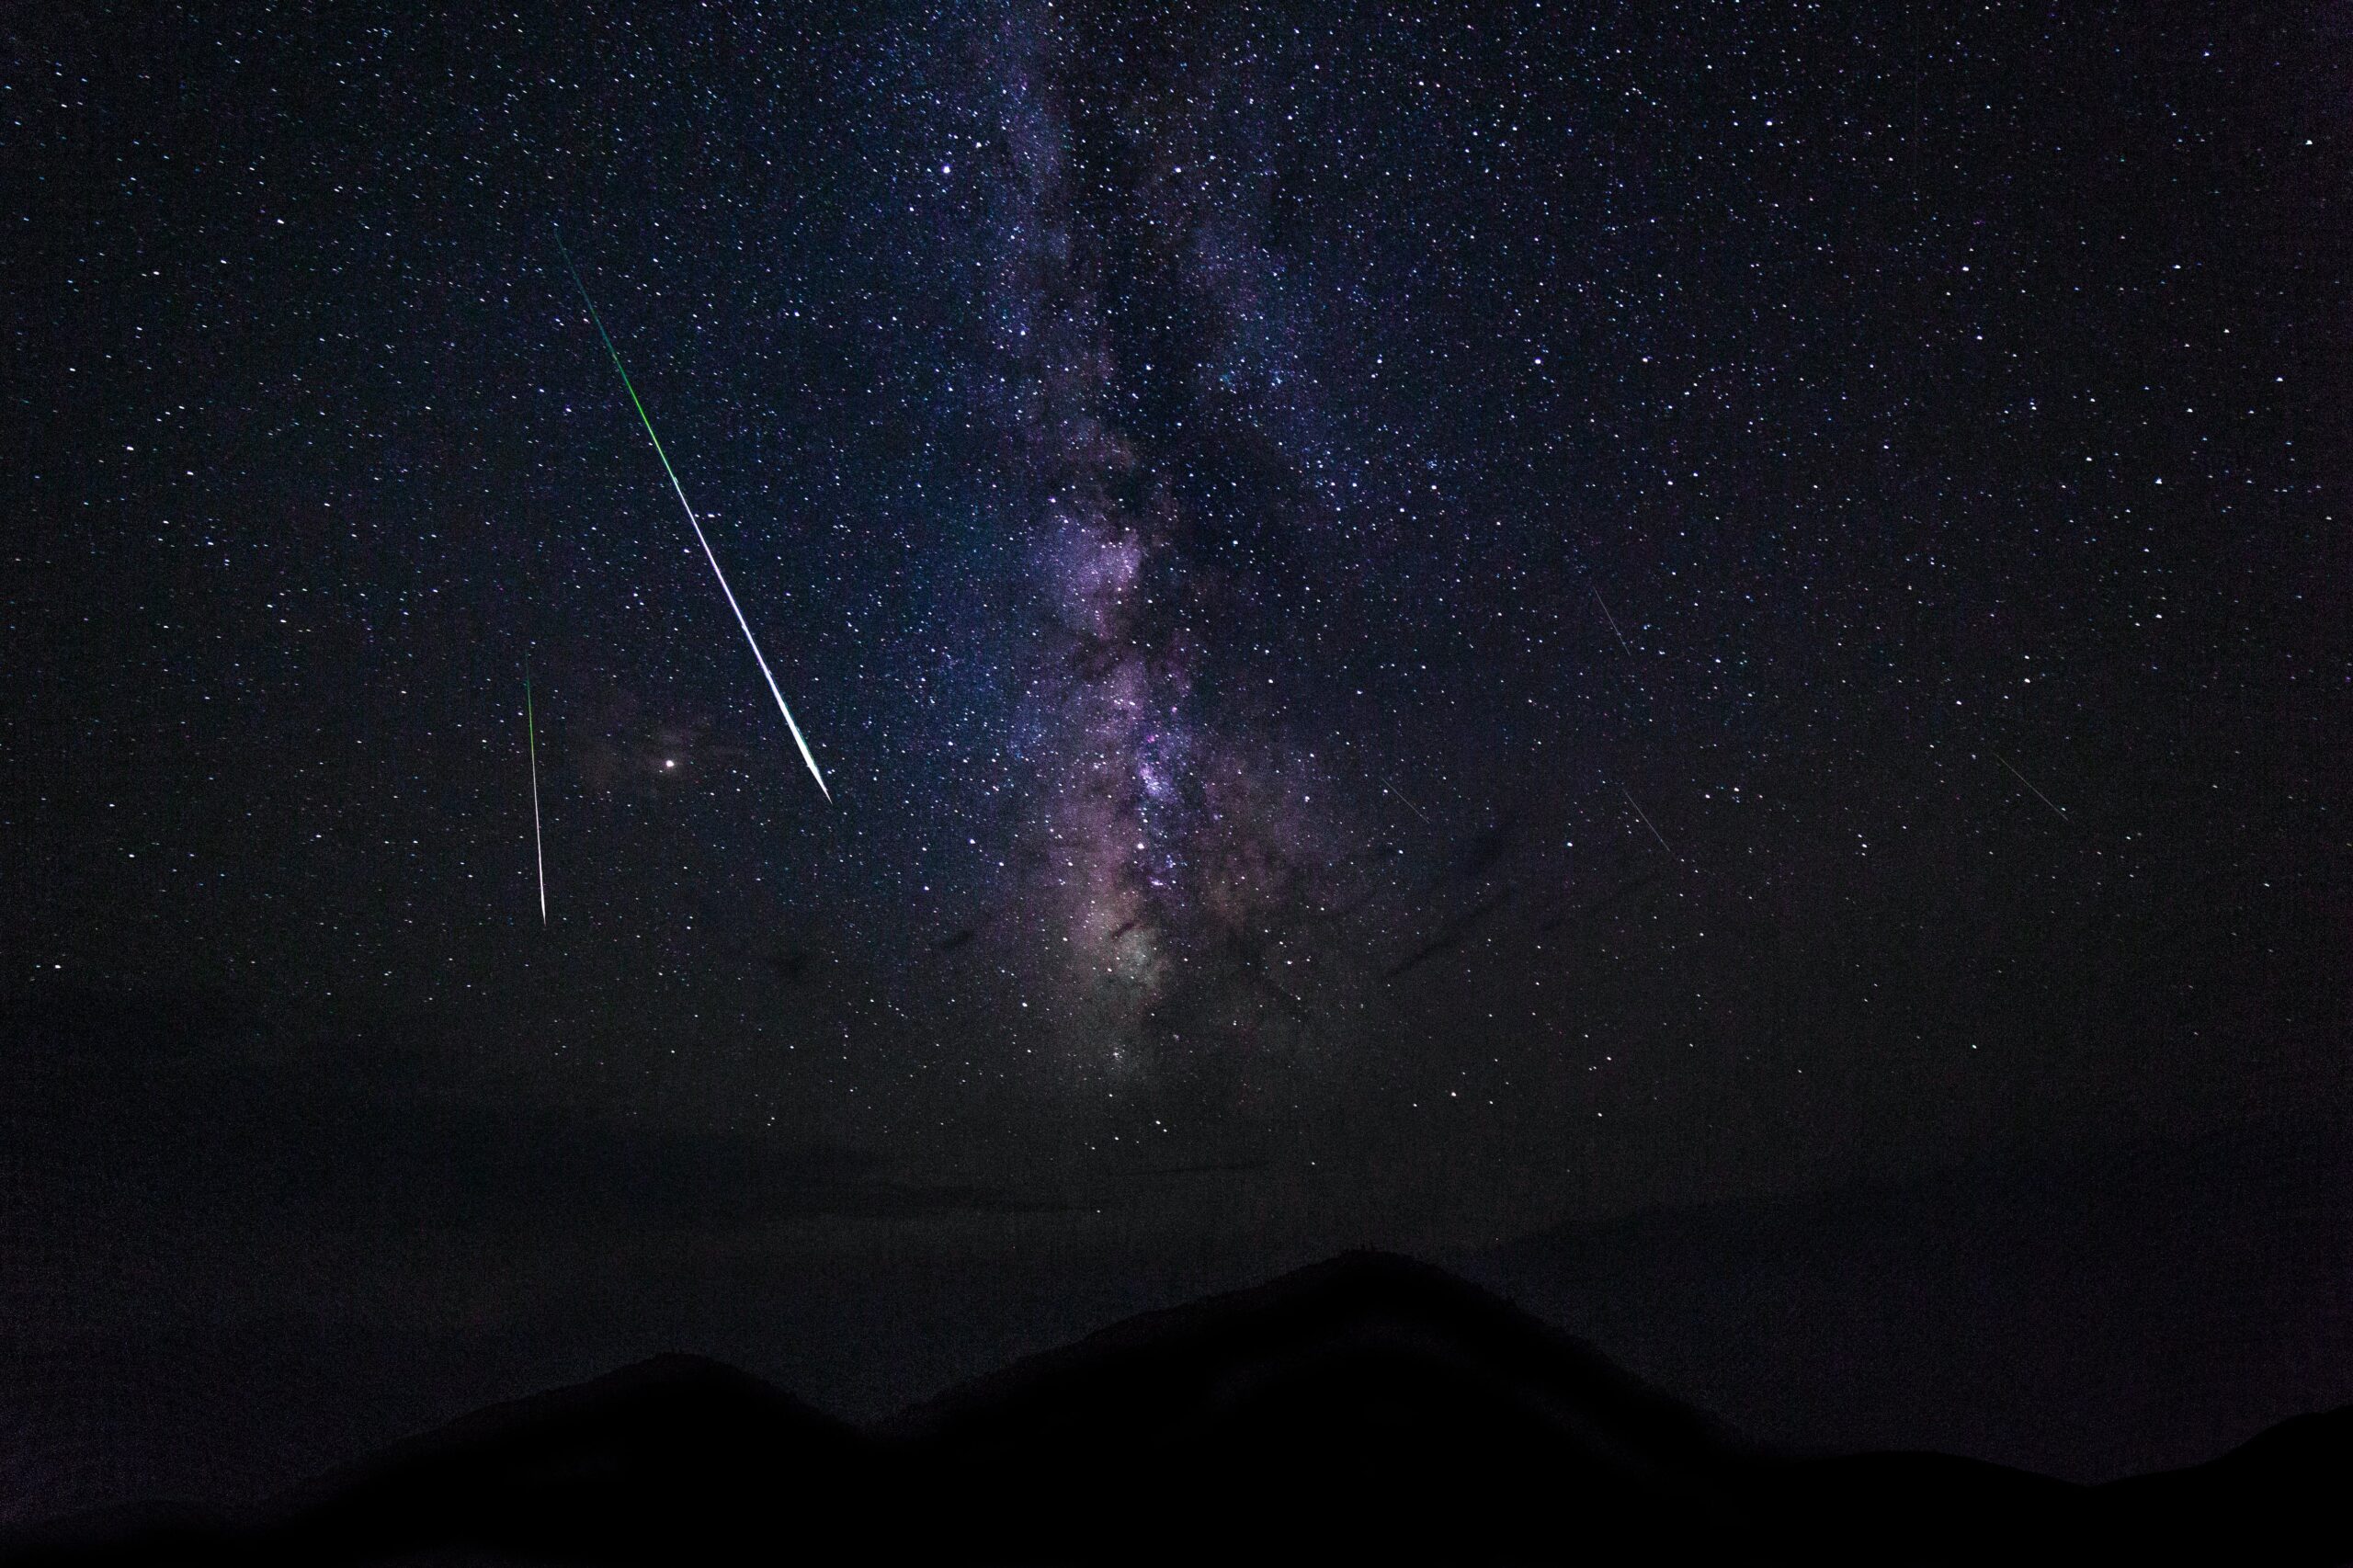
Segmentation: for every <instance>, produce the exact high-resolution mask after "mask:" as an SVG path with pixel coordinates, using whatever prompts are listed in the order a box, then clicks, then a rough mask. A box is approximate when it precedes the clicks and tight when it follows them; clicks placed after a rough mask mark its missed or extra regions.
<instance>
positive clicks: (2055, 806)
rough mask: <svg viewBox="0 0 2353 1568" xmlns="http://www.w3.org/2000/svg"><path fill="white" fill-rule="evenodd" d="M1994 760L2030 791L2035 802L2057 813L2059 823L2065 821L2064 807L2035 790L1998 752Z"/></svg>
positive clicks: (2029, 780)
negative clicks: (2039, 802)
mask: <svg viewBox="0 0 2353 1568" xmlns="http://www.w3.org/2000/svg"><path fill="white" fill-rule="evenodd" d="M1994 760H1995V762H1998V763H2000V764H2001V765H2002V766H2003V767H2009V768H2010V777H2011V778H2015V779H2017V780H2018V782H2019V783H2021V784H2024V785H2025V786H2026V787H2027V788H2028V789H2029V790H2032V791H2033V793H2034V798H2035V799H2036V800H2038V801H2041V802H2042V803H2043V804H2044V805H2046V806H2049V807H2050V808H2051V809H2052V811H2054V812H2058V813H2059V820H2060V821H2062V822H2064V821H2066V820H2067V809H2066V808H2065V807H2064V806H2062V805H2060V804H2059V803H2058V802H2057V801H2053V800H2052V798H2051V797H2050V796H2048V795H2046V794H2044V793H2043V792H2042V791H2041V790H2036V789H2035V788H2034V783H2033V781H2032V780H2031V779H2029V778H2027V776H2026V775H2025V774H2023V773H2020V772H2019V771H2018V769H2017V768H2015V767H2010V759H2009V758H2008V757H2006V756H2003V755H2002V754H2001V753H2000V752H1995V753H1994Z"/></svg>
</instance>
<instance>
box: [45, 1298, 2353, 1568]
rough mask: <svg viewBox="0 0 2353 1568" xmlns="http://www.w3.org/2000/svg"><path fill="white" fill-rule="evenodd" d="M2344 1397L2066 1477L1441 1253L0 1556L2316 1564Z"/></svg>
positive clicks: (2352, 1510) (541, 1433)
mask: <svg viewBox="0 0 2353 1568" xmlns="http://www.w3.org/2000/svg"><path fill="white" fill-rule="evenodd" d="M2349 1482H2353V1410H2347V1411H2339V1412H2336V1413H2333V1414H2328V1415H2311V1416H2304V1417H2300V1418H2298V1419H2296V1420H2293V1421H2290V1422H2287V1423H2284V1424H2283V1425H2281V1426H2279V1427H2276V1428H2274V1429H2273V1430H2272V1431H2270V1432H2268V1433H2266V1434H2265V1435H2263V1436H2262V1437H2257V1438H2256V1440H2255V1441H2253V1442H2251V1443H2249V1444H2247V1445H2245V1447H2243V1448H2241V1449H2237V1450H2234V1452H2232V1453H2230V1454H2228V1455H2225V1456H2223V1457H2222V1458H2221V1459H2218V1460H2213V1461H2211V1462H2210V1463H2208V1464H2205V1465H2200V1466H2197V1467H2194V1468H2192V1469H2189V1470H2185V1471H2171V1472H2165V1473H2162V1474H2154V1475H2145V1476H2139V1477H2134V1478H2132V1479H2131V1480H2127V1481H2120V1482H2115V1483H2109V1484H2105V1485H2100V1486H2079V1485H2075V1484H2074V1483H2066V1482H2061V1481H2054V1480H2051V1479H2048V1478H2045V1477H2040V1476H2036V1475H2030V1474H2028V1473H2026V1472H2023V1471H2015V1470H2008V1469H2006V1468H2004V1467H2001V1466H1998V1465H1992V1464H1986V1463H1983V1462H1980V1461H1976V1460H1963V1459H1956V1458H1950V1457H1948V1456H1942V1455H1935V1454H1894V1453H1891V1454H1864V1455H1854V1456H1844V1457H1836V1458H1809V1457H1801V1456H1790V1455H1785V1454H1780V1453H1777V1452H1774V1451H1770V1450H1768V1449H1763V1448H1760V1447H1757V1446H1756V1445H1753V1444H1749V1443H1746V1442H1744V1441H1743V1440H1741V1439H1740V1438H1739V1437H1735V1436H1734V1435H1733V1434H1732V1433H1730V1432H1728V1431H1726V1430H1724V1429H1723V1428H1722V1427H1721V1426H1718V1425H1717V1424H1716V1423H1715V1422H1713V1421H1712V1420H1711V1419H1710V1418H1709V1417H1707V1416H1706V1415H1702V1414H1701V1413H1699V1412H1698V1411H1695V1410H1693V1409H1691V1408H1689V1407H1688V1406H1686V1405H1684V1404H1681V1403H1678V1402H1677V1401H1675V1400H1673V1399H1670V1398H1668V1397H1667V1396H1665V1395H1664V1394H1662V1393H1660V1392H1656V1391H1654V1390H1653V1389H1651V1388H1649V1387H1647V1386H1645V1385H1644V1384H1643V1383H1641V1382H1640V1381H1637V1380H1635V1379H1633V1378H1632V1377H1631V1376H1629V1375H1628V1374H1626V1373H1625V1372H1623V1371H1622V1370H1620V1369H1618V1368H1617V1367H1616V1366H1614V1365H1612V1364H1611V1363H1610V1362H1609V1361H1608V1360H1607V1359H1605V1358H1603V1357H1601V1356H1600V1355H1599V1354H1597V1352H1595V1351H1594V1350H1592V1349H1591V1348H1590V1347H1588V1346H1586V1345H1584V1344H1582V1343H1581V1342H1579V1341H1577V1340H1575V1339H1573V1338H1571V1337H1570V1336H1568V1335H1565V1334H1563V1333H1561V1332H1560V1331H1558V1330H1556V1329H1554V1328H1552V1327H1551V1326H1549V1325H1547V1324H1544V1323H1542V1322H1541V1321H1540V1320H1539V1319H1536V1318H1534V1317H1532V1316H1529V1315H1528V1314H1527V1313H1524V1312H1520V1311H1518V1309H1517V1308H1514V1307H1512V1306H1510V1305H1509V1304H1507V1303H1506V1302H1504V1301H1501V1300H1499V1299H1498V1298H1496V1297H1494V1296H1491V1295H1489V1294H1487V1293H1486V1292H1484V1291H1483V1290H1479V1289H1477V1288H1475V1287H1473V1286H1471V1285H1469V1284H1466V1283H1464V1282H1463V1281H1461V1280H1460V1279H1457V1278H1454V1277H1453V1276H1451V1275H1449V1274H1447V1273H1445V1272H1443V1271H1441V1270H1439V1269H1437V1268H1434V1267H1428V1266H1427V1265H1423V1264H1419V1263H1415V1262H1411V1261H1409V1260H1406V1259H1404V1258H1398V1257H1392V1256H1385V1255H1381V1254H1370V1253H1360V1254H1351V1255H1348V1256H1344V1257H1340V1258H1337V1259H1335V1260H1333V1261H1331V1262H1329V1263H1325V1264H1322V1265H1318V1266H1316V1267H1312V1268H1308V1269H1303V1270H1302V1271H1300V1272H1298V1273H1295V1274H1291V1275H1289V1276H1286V1277H1284V1278H1280V1279H1278V1280H1275V1281H1273V1282H1272V1283H1270V1284H1267V1285H1264V1286H1261V1287H1258V1288H1257V1289H1255V1290H1246V1291H1242V1292H1239V1293H1236V1294H1233V1295H1228V1296H1221V1297H1215V1298H1211V1299H1210V1300H1207V1301H1199V1302H1196V1303H1194V1304H1192V1305H1189V1306H1185V1307H1180V1308H1176V1309H1173V1310H1170V1311H1167V1312H1155V1313H1151V1314H1148V1315H1145V1316H1142V1317H1138V1318H1133V1319H1131V1320H1129V1321H1127V1322H1124V1323H1121V1324H1116V1325H1114V1326H1112V1327H1110V1328H1108V1329H1106V1330H1104V1331H1102V1332H1101V1333H1099V1334H1097V1335H1092V1336H1090V1337H1089V1338H1086V1339H1085V1340H1082V1341H1080V1342H1078V1343H1076V1344H1074V1345H1072V1346H1066V1347H1064V1348H1063V1349H1060V1350H1055V1351H1051V1352H1048V1353H1046V1354H1044V1355H1041V1356H1038V1357H1035V1358H1030V1359H1029V1360H1026V1361H1023V1362H1020V1363H1017V1364H1016V1365H1015V1366H1013V1367H1011V1368H1008V1369H1006V1370H1004V1371H1001V1372H998V1373H995V1374H993V1375H991V1376H988V1377H985V1378H983V1379H980V1380H978V1381H974V1382H972V1383H968V1384H965V1385H963V1386H962V1387H960V1388H958V1389H955V1390H952V1391H950V1392H948V1393H947V1394H945V1395H943V1396H941V1397H940V1398H938V1399H937V1400H934V1401H932V1402H930V1403H926V1404H924V1405H920V1406H918V1407H916V1408H915V1409H913V1410H910V1411H908V1412H906V1413H904V1415H900V1416H898V1417H896V1418H895V1419H893V1420H892V1421H889V1422H887V1423H883V1424H881V1425H880V1426H875V1427H871V1428H865V1429H861V1428H858V1427H854V1426H848V1425H847V1424H845V1423H842V1422H838V1421H835V1420H834V1419H832V1418H830V1417H828V1416H826V1415H823V1414H822V1413H820V1412H818V1411H815V1410H813V1409H811V1408H810V1407H809V1406H807V1405H805V1404H803V1403H801V1402H799V1401H797V1400H795V1399H793V1398H792V1397H790V1395H788V1394H786V1393H784V1392H780V1391H779V1390H776V1389H774V1388H771V1387H769V1386H768V1385H767V1384H766V1383H763V1382H761V1381H759V1380H757V1379H756V1378H753V1377H751V1376H749V1375H748V1374H745V1373H743V1372H740V1371H737V1370H735V1369H733V1368H729V1367H726V1366H724V1365H722V1364H721V1363H718V1362H713V1361H709V1360H704V1359H700V1358H693V1357H683V1356H672V1357H663V1358H656V1359H654V1360H652V1361H648V1362H644V1363H642V1364H640V1365H638V1366H635V1367H631V1368H629V1369H625V1370H622V1371H620V1372H616V1373H614V1374H611V1375H610V1376H608V1377H605V1378H602V1379H598V1380H597V1381H593V1382H589V1383H585V1384H582V1385H580V1386H578V1387H574V1388H570V1389H563V1390H559V1391H556V1392H551V1393H547V1394H542V1395H539V1396H536V1397H534V1398H531V1399H526V1400H522V1401H518V1402H516V1403H508V1404H501V1405H495V1406H493V1407H491V1408H489V1409H486V1410H483V1411H481V1412H478V1413H476V1414H475V1415H470V1416H467V1417H465V1418H463V1419H461V1420H460V1421H457V1422H455V1423H452V1424H451V1425H449V1426H445V1427H443V1428H440V1429H439V1430H437V1431H434V1432H431V1433H428V1434H426V1435H424V1436H421V1437H415V1438H412V1439H410V1440H408V1441H406V1442H404V1443H401V1444H397V1445H394V1446H393V1447H392V1448H391V1449H386V1450H384V1451H383V1452H381V1453H379V1454H377V1455H375V1456H373V1457H370V1458H369V1459H366V1460H361V1461H359V1462H358V1463H355V1464H353V1465H350V1466H347V1467H345V1468H344V1469H342V1470H339V1471H335V1472H333V1473H331V1474H329V1475H326V1476H324V1477H322V1478H320V1479H319V1480H317V1481H315V1482H313V1483H309V1484H308V1485H305V1486H302V1487H300V1488H297V1489H295V1490H294V1491H292V1492H290V1493H288V1494H283V1495H281V1496H278V1497H277V1498H275V1499H272V1500H271V1501H269V1502H268V1503H267V1504H265V1505H264V1506H260V1507H258V1508H256V1509H254V1510H252V1511H250V1512H248V1513H246V1514H244V1515H243V1516H241V1517H216V1516H210V1515H201V1514H197V1513H193V1512H188V1511H178V1512H175V1511H172V1510H168V1509H152V1508H151V1509H146V1510H138V1511H130V1512H121V1511H118V1512H114V1513H109V1514H106V1515H100V1516H90V1517H83V1518H78V1519H74V1520H67V1521H63V1522H60V1523H57V1524H53V1525H51V1526H48V1527H45V1528H41V1529H39V1530H36V1531H32V1532H27V1533H20V1534H19V1535H18V1536H17V1537H16V1538H15V1539H13V1540H7V1541H6V1542H0V1547H4V1548H5V1556H6V1561H9V1562H27V1563H34V1562H42V1563H47V1562H55V1563H66V1562H75V1563H96V1562H139V1563H157V1564H161V1563H166V1562H169V1563H186V1562H236V1563H302V1564H326V1563H358V1562H384V1563H392V1562H398V1563H404V1564H422V1563H461V1562H462V1563H484V1564H488V1563H522V1562H532V1563H552V1562H606V1563H653V1562H754V1561H758V1562H783V1561H802V1562H833V1561H847V1560H853V1559H854V1560H857V1561H860V1562H878V1561H879V1562H896V1561H909V1562H915V1561H920V1562H1001V1563H1016V1562H1037V1563H1048V1562H1060V1563H1081V1562H1089V1563H1092V1562H1104V1563H1110V1562H1121V1563H1125V1562H1203V1561H1214V1562H1278V1561H1279V1562H1302V1561H1306V1562H1342V1561H1366V1560H1371V1561H1380V1562H1531V1563H1537V1562H1542V1563H1637V1562H1641V1563H1660V1562H1693V1563H1699V1562H1705V1563H1711V1564H1721V1563H1854V1564H1865V1563H1869V1564H1874V1565H1877V1564H1902V1563H1919V1564H1929V1563H1974V1562H1997V1561H1998V1562H2054V1563H2055V1562H2069V1563H2083V1562H2134V1563H2150V1562H2176V1563H2193V1562H2194V1563H2218V1564H2219V1563H2247V1564H2256V1563H2279V1564H2290V1563H2293V1564H2313V1565H2320V1564H2326V1563H2333V1562H2344V1561H2347V1560H2348V1559H2353V1506H2348V1505H2347V1498H2353V1484H2348V1483H2349Z"/></svg>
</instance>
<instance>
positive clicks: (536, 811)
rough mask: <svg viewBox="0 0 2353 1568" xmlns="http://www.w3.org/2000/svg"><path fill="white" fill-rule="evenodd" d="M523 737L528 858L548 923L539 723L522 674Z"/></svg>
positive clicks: (542, 922) (543, 917)
mask: <svg viewBox="0 0 2353 1568" xmlns="http://www.w3.org/2000/svg"><path fill="white" fill-rule="evenodd" d="M523 740H524V744H525V745H526V746H528V747H529V751H530V755H531V858H532V859H533V860H535V861H537V862H538V864H539V868H540V925H542V926H544V925H546V924H547V923H548V849H547V840H546V839H545V838H543V837H541V836H540V726H539V721H538V720H536V719H535V718H533V717H532V715H531V677H530V676H524V677H523Z"/></svg>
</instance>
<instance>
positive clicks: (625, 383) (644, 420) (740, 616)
mask: <svg viewBox="0 0 2353 1568" xmlns="http://www.w3.org/2000/svg"><path fill="white" fill-rule="evenodd" d="M555 248H556V250H557V252H558V253H559V254H560V255H562V256H563V266H564V270H566V271H567V272H569V273H571V274H572V283H573V287H574V288H575V289H578V290H580V299H581V302H582V303H584V304H585V305H586V306H587V307H588V319H589V320H590V321H592V322H594V323H596V324H597V336H598V337H600V338H602V339H603V340H604V343H605V352H606V353H607V354H608V355H610V356H612V360H613V369H616V370H618V371H620V378H621V390H622V391H624V392H628V393H629V401H630V405H631V407H632V408H635V409H636V410H637V418H638V423H640V424H642V425H643V426H645V437H646V439H648V440H650V441H652V442H653V443H654V456H655V457H657V458H659V459H661V460H662V472H664V473H665V474H667V475H669V476H670V488H671V489H672V490H675V491H676V492H677V494H678V505H679V506H681V507H683V508H685V511H686V514H687V526H688V528H693V529H694V530H695V542H696V543H697V544H699V545H700V546H702V557H703V559H704V560H705V561H708V562H710V574H711V575H712V576H714V577H716V578H718V579H719V591H720V592H721V593H722V594H724V595H726V596H727V608H729V609H732V610H733V611H734V612H735V624H736V625H738V626H740V627H742V628H743V629H744V641H745V642H748V643H750V644H751V648H752V657H753V658H754V659H755V660H756V661H757V662H758V664H759V666H760V674H761V675H762V676H765V677H766V678H767V683H768V695H769V696H771V697H773V698H775V699H776V710H777V711H778V712H779V713H781V714H783V715H784V727H785V728H786V729H788V730H790V731H791V732H792V744H794V745H796V746H798V747H800V748H801V761H803V762H805V763H807V764H808V765H809V777H810V778H814V779H815V780H816V781H817V791H818V793H819V794H822V795H823V796H824V797H825V801H826V803H827V804H828V805H830V804H832V803H833V799H834V792H833V791H832V790H828V789H826V788H825V776H824V774H822V773H820V772H818V771H817V759H816V757H815V756H812V755H811V753H810V750H809V742H808V740H807V739H806V738H805V737H803V736H802V734H801V726H800V724H799V723H798V722H795V721H794V719H793V717H792V710H791V709H790V708H789V707H787V706H786V704H785V700H784V689H783V687H779V686H778V685H777V683H776V675H775V673H774V672H773V671H771V670H770V669H769V668H768V661H767V654H765V653H761V652H760V640H759V639H758V638H756V637H755V636H753V635H752V623H751V622H750V621H749V620H747V619H745V616H744V607H743V606H742V605H740V604H738V603H736V602H735V590H734V589H733V588H731V587H729V586H728V585H727V574H726V573H724V572H722V571H721V570H720V569H719V556H718V555H717V554H716V553H715V552H714V551H712V550H711V548H710V540H708V539H706V538H705V537H704V536H703V531H702V523H701V521H700V519H699V518H698V517H696V516H695V509H694V506H693V505H692V503H690V502H688V499H687V487H686V486H685V485H683V484H680V483H678V471H677V470H676V469H674V468H672V467H671V466H670V454H669V453H667V452H665V451H664V450H663V449H662V437H659V436H656V435H655V434H654V420H653V417H652V416H651V415H648V414H647V413H646V412H645V404H644V403H642V401H640V400H639V398H638V395H637V388H636V386H635V385H634V384H633V383H631V381H630V379H629V369H628V367H627V366H625V365H623V364H622V363H621V352H620V349H618V348H616V347H613V336H612V334H610V333H608V332H607V331H606V330H605V318H604V317H602V316H600V315H598V314H597V301H594V300H592V299H590V298H589V297H588V285H587V284H585V283H583V282H582V281H581V280H580V268H579V267H574V265H573V262H572V253H571V252H570V251H568V250H565V249H564V247H563V238H562V237H561V236H559V237H558V238H557V240H556V243H555Z"/></svg>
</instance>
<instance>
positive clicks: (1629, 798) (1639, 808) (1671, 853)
mask: <svg viewBox="0 0 2353 1568" xmlns="http://www.w3.org/2000/svg"><path fill="white" fill-rule="evenodd" d="M2028 787H2029V789H2031V788H2032V786H2031V785H2029V786H2028ZM1618 788H1619V790H1620V791H1622V792H1623V793H1624V795H1625V797H1626V803H1627V804H1628V805H1630V806H1631V807H1633V808H1634V814H1635V815H1636V816H1638V817H1640V818H1642V819H1643V826H1644V827H1646V828H1649V829H1650V830H1651V836H1652V837H1653V838H1655V839H1657V840H1658V846H1659V847H1660V848H1661V849H1664V850H1665V851H1666V855H1667V858H1668V859H1670V860H1671V859H1673V858H1675V848H1674V846H1672V845H1670V844H1668V843H1667V841H1666V835H1665V834H1663V833H1661V832H1660V831H1659V830H1658V824H1656V823H1654V822H1653V821H1651V814H1650V812H1646V811H1644V810H1643V803H1642V802H1641V801H1637V800H1635V799H1634V792H1633V791H1632V790H1629V789H1627V788H1626V786H1625V785H1623V784H1620V785H1619V786H1618Z"/></svg>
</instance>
